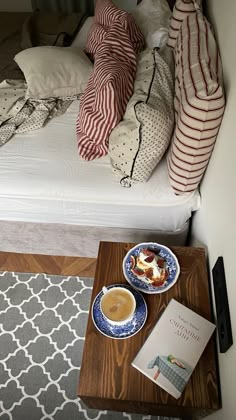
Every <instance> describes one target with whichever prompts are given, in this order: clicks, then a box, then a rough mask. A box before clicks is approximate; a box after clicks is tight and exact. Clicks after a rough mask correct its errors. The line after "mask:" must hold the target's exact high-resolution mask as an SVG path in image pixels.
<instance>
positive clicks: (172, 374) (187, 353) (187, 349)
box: [132, 299, 215, 398]
mask: <svg viewBox="0 0 236 420" xmlns="http://www.w3.org/2000/svg"><path fill="white" fill-rule="evenodd" d="M214 329H215V325H214V324H212V323H211V322H209V321H207V320H206V319H205V318H203V317H202V316H200V315H198V314H197V313H196V312H194V311H192V310H191V309H189V308H187V307H186V306H184V305H182V304H181V303H179V302H177V301H176V300H175V299H172V300H171V301H170V303H169V304H168V306H167V308H166V310H165V311H164V312H163V314H162V316H161V318H160V319H159V320H158V322H157V323H156V325H155V327H154V328H153V330H152V332H151V334H150V335H149V337H148V338H147V340H146V341H145V343H144V344H143V346H142V348H141V350H140V351H139V353H138V354H137V356H136V357H135V359H134V360H133V362H132V365H133V366H134V367H135V368H136V369H138V370H139V371H140V372H142V373H143V374H144V375H146V376H147V377H148V378H149V379H151V380H152V381H153V382H155V383H156V384H157V385H159V386H160V387H162V388H163V389H165V391H167V392H168V393H169V394H171V395H172V396H173V397H175V398H179V397H180V396H181V394H182V392H183V390H184V388H185V386H186V384H187V382H188V381H189V379H190V376H191V374H192V372H193V370H194V368H195V366H196V364H197V362H198V360H199V358H200V356H201V354H202V353H203V350H204V348H205V347H206V345H207V343H208V341H209V339H210V337H211V335H212V334H213V331H214Z"/></svg>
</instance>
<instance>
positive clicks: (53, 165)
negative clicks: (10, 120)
mask: <svg viewBox="0 0 236 420" xmlns="http://www.w3.org/2000/svg"><path fill="white" fill-rule="evenodd" d="M78 108H79V103H78V101H74V102H73V103H72V104H71V106H70V107H69V109H68V110H67V112H66V113H65V114H63V115H61V116H60V117H57V118H54V119H53V120H51V121H50V122H49V123H48V124H47V125H46V126H45V127H44V128H42V129H40V130H37V131H33V132H31V133H27V134H21V135H19V134H18V135H15V136H14V137H13V138H12V139H11V140H10V141H9V142H8V143H7V144H5V145H4V146H3V147H1V148H0V220H12V221H28V222H44V223H67V224H76V225H84V226H106V227H121V228H135V229H153V230H164V231H176V230H179V229H182V227H183V225H184V224H185V222H186V220H188V219H189V217H190V216H191V212H192V211H194V210H197V209H198V208H199V206H200V196H199V193H198V192H195V193H193V194H187V195H183V196H176V195H175V194H174V193H173V191H172V189H171V187H170V184H169V181H168V175H167V168H166V162H165V160H163V161H162V162H161V163H160V164H159V165H158V167H157V168H156V170H155V172H154V173H153V175H152V177H151V178H150V180H149V181H148V182H147V183H145V184H136V185H133V186H132V187H131V188H127V189H126V188H123V187H121V186H120V184H119V182H118V180H117V178H116V177H115V175H114V174H113V172H112V169H111V166H110V163H109V158H108V156H106V157H104V158H101V159H97V160H95V161H91V162H85V161H83V160H82V159H81V158H80V157H79V156H78V152H77V140H76V134H75V122H76V117H77V113H78Z"/></svg>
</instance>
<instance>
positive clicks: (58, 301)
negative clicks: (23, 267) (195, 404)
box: [0, 272, 164, 420]
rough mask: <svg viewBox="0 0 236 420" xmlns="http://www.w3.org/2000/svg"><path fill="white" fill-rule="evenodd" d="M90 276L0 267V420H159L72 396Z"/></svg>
mask: <svg viewBox="0 0 236 420" xmlns="http://www.w3.org/2000/svg"><path fill="white" fill-rule="evenodd" d="M92 283H93V279H89V278H79V277H66V276H53V275H46V274H28V273H27V274H23V273H13V272H12V273H10V272H0V378H1V379H0V419H1V420H25V419H30V420H65V419H70V420H105V419H111V420H122V419H123V420H125V419H126V420H154V419H155V420H156V419H159V420H164V418H163V417H162V418H160V417H156V416H147V415H138V414H127V413H118V412H110V411H109V412H108V411H98V410H90V409H87V408H86V406H85V405H84V404H83V402H82V401H81V400H80V399H78V398H77V395H76V392H77V383H78V378H79V372H80V365H81V359H82V352H83V343H84V335H85V330H86V324H87V317H88V310H89V303H90V298H91V291H92Z"/></svg>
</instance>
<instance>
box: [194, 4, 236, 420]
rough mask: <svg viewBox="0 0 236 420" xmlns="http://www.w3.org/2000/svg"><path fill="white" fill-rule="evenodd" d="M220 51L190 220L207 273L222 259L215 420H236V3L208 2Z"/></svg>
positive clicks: (211, 417) (213, 416)
mask: <svg viewBox="0 0 236 420" xmlns="http://www.w3.org/2000/svg"><path fill="white" fill-rule="evenodd" d="M206 4H207V8H208V12H209V18H210V21H211V22H212V23H213V26H214V28H215V32H216V36H217V39H218V44H219V47H220V52H221V57H222V62H223V70H224V80H225V90H226V98H227V105H226V110H225V114H224V118H223V121H222V125H221V129H220V132H219V135H218V138H217V142H216V145H215V148H214V152H213V155H212V157H211V160H210V163H209V166H208V168H207V172H206V175H205V178H204V180H203V183H202V186H201V194H202V207H201V209H200V210H199V211H198V212H197V213H196V215H195V217H194V219H193V244H195V243H196V242H197V241H200V242H202V243H203V244H204V245H206V246H207V248H208V255H209V264H210V270H212V267H213V266H214V264H215V262H216V260H217V257H218V256H220V255H222V256H223V258H224V263H225V273H226V281H227V289H228V297H229V305H230V313H231V322H232V329H233V338H234V341H235V344H234V345H233V346H232V347H231V348H230V349H229V350H228V352H226V353H225V354H219V363H220V377H221V390H222V400H223V401H222V403H223V409H222V410H220V411H218V412H217V413H215V414H213V415H211V416H210V419H212V420H213V419H214V420H235V419H236V32H235V18H236V1H235V0H224V1H222V0H207V2H206Z"/></svg>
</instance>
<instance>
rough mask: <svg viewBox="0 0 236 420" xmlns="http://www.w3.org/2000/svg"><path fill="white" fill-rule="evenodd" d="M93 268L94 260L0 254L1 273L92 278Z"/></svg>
mask: <svg viewBox="0 0 236 420" xmlns="http://www.w3.org/2000/svg"><path fill="white" fill-rule="evenodd" d="M95 267H96V259H95V258H82V257H57V256H50V255H34V254H19V253H14V252H0V270H1V271H19V272H23V273H47V274H62V275H68V276H81V277H94V274H95Z"/></svg>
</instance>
